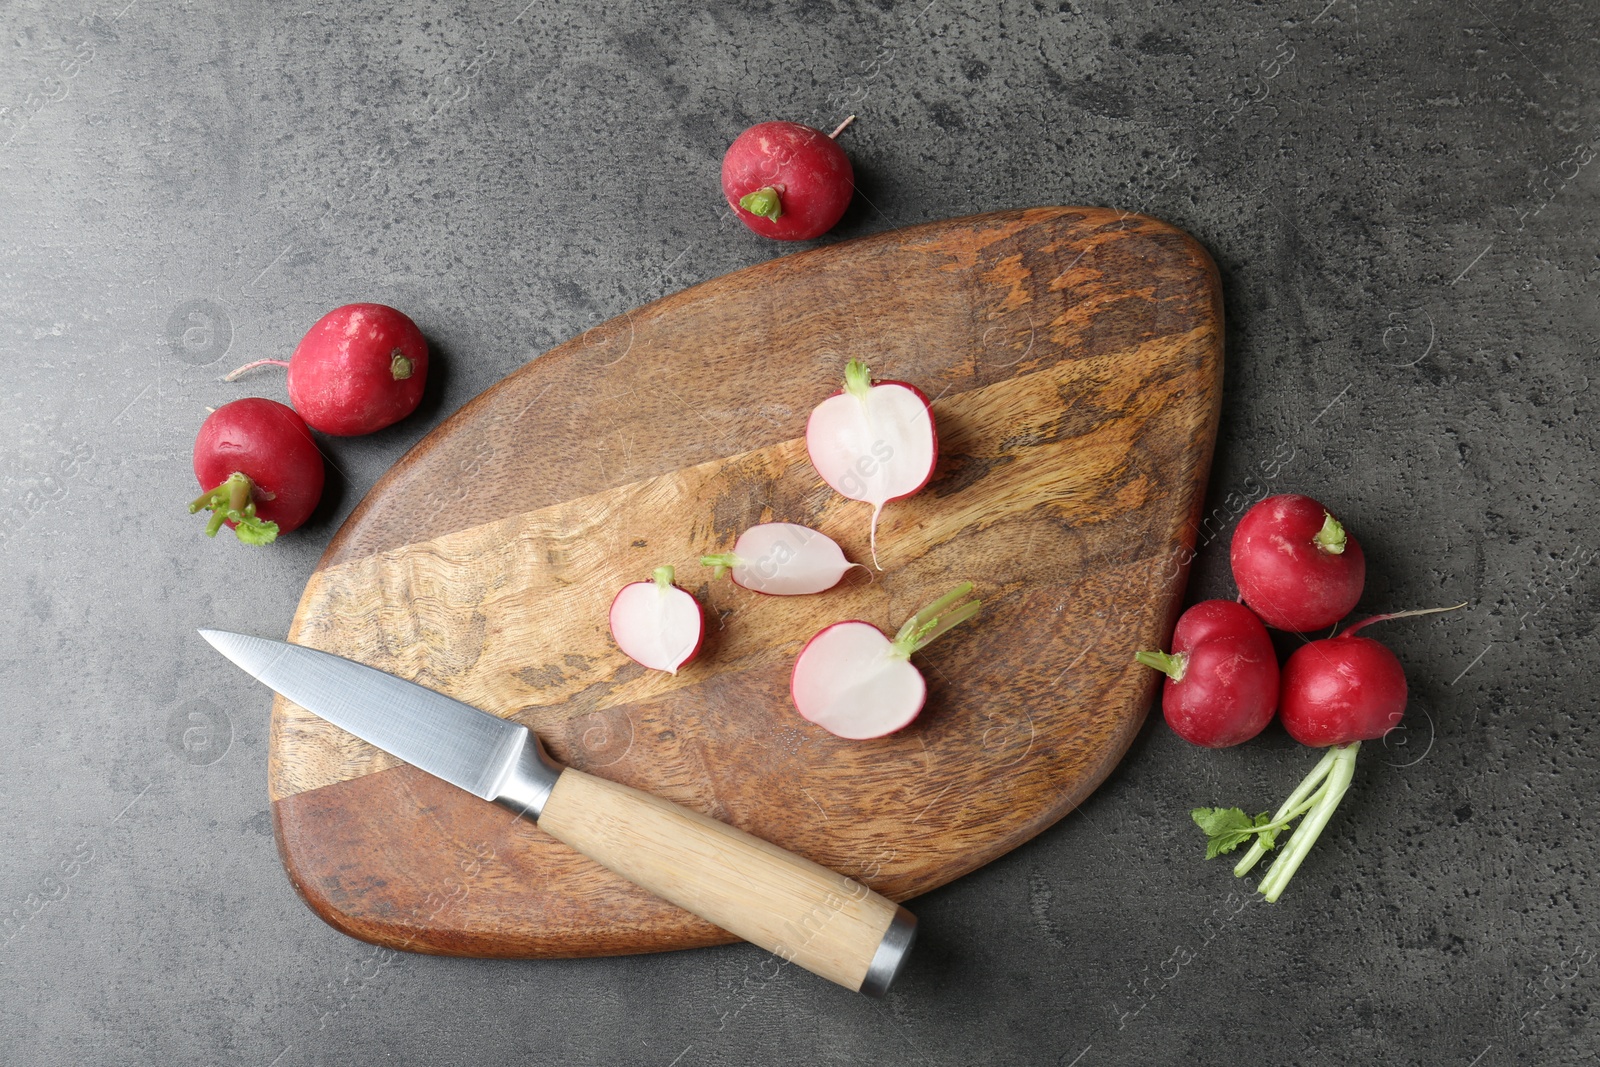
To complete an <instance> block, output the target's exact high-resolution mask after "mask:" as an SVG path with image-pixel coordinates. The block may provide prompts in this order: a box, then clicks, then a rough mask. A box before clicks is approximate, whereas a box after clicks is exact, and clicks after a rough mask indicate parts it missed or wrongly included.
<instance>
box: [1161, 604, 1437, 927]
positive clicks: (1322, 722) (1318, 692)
mask: <svg viewBox="0 0 1600 1067" xmlns="http://www.w3.org/2000/svg"><path fill="white" fill-rule="evenodd" d="M1465 606H1466V605H1464V604H1457V605H1455V607H1450V608H1427V609H1425V610H1421V611H1397V612H1393V613H1392V614H1388V615H1377V616H1374V617H1373V618H1370V619H1365V620H1363V621H1361V622H1358V623H1356V624H1355V625H1354V626H1352V627H1350V628H1349V629H1348V630H1346V631H1345V632H1344V633H1342V634H1340V635H1339V636H1337V637H1330V638H1325V639H1323V640H1321V641H1312V642H1310V643H1309V644H1306V645H1304V646H1302V647H1301V648H1298V649H1296V650H1295V652H1294V654H1293V655H1292V656H1290V657H1289V662H1288V663H1287V664H1286V665H1285V666H1284V669H1283V691H1282V694H1281V696H1280V697H1279V700H1278V705H1279V714H1280V715H1281V716H1282V718H1283V725H1284V727H1285V728H1286V729H1287V730H1288V731H1289V735H1290V736H1291V737H1293V738H1294V739H1295V740H1297V741H1299V742H1301V743H1302V744H1308V745H1327V746H1329V747H1328V749H1327V750H1326V751H1325V752H1324V753H1323V756H1322V759H1321V761H1320V762H1318V764H1317V765H1316V766H1315V767H1313V768H1312V769H1311V773H1310V774H1308V775H1306V777H1305V779H1304V780H1302V781H1301V783H1300V784H1299V785H1298V786H1296V787H1295V790H1294V792H1292V793H1290V794H1289V799H1288V800H1285V801H1284V802H1283V805H1282V806H1281V807H1279V808H1278V810H1277V811H1276V812H1275V813H1274V814H1273V815H1272V816H1271V817H1270V818H1269V817H1268V816H1267V814H1266V813H1265V812H1263V813H1261V814H1260V815H1257V816H1255V817H1254V818H1251V817H1250V816H1248V815H1246V814H1245V813H1244V812H1243V811H1241V810H1240V809H1239V808H1196V809H1195V810H1194V811H1193V812H1191V813H1190V814H1191V816H1192V817H1193V818H1194V821H1195V822H1196V823H1197V824H1199V826H1200V828H1201V829H1202V830H1204V831H1205V832H1206V836H1207V837H1208V838H1209V839H1210V840H1209V843H1208V845H1207V848H1206V858H1207V859H1210V858H1211V857H1212V856H1215V855H1217V854H1219V853H1222V852H1231V851H1233V850H1234V849H1235V848H1237V847H1238V846H1239V845H1241V844H1243V843H1244V842H1245V841H1248V840H1249V839H1250V838H1252V837H1254V838H1256V840H1255V842H1254V844H1252V845H1251V846H1250V851H1249V852H1247V853H1245V856H1244V858H1243V859H1241V860H1240V861H1239V863H1238V864H1237V865H1236V866H1235V867H1234V868H1233V873H1234V874H1235V875H1237V876H1239V877H1241V878H1242V877H1244V875H1245V874H1247V873H1249V871H1250V869H1251V868H1252V867H1254V866H1255V865H1256V863H1257V862H1258V861H1259V860H1260V859H1261V857H1262V856H1264V855H1266V852H1267V850H1268V849H1270V848H1272V847H1273V845H1274V844H1275V843H1276V838H1277V835H1278V834H1279V833H1280V832H1282V831H1283V830H1285V829H1287V828H1288V827H1289V824H1291V823H1292V822H1294V821H1295V820H1296V819H1301V817H1302V816H1304V818H1303V820H1302V821H1301V823H1300V825H1299V826H1298V827H1297V828H1296V829H1295V831H1294V836H1293V837H1292V838H1290V839H1289V845H1288V847H1287V848H1285V849H1284V850H1283V853H1282V854H1281V855H1279V857H1278V859H1277V860H1276V861H1275V862H1274V863H1273V865H1272V869H1271V870H1269V871H1268V872H1267V873H1266V875H1265V876H1264V877H1263V878H1262V879H1261V882H1260V884H1259V885H1257V886H1256V889H1257V891H1259V892H1260V893H1261V895H1262V896H1263V897H1265V898H1266V899H1267V901H1268V902H1269V903H1270V902H1274V901H1276V900H1277V899H1278V898H1279V897H1280V896H1282V895H1283V891H1284V889H1285V888H1287V887H1288V885H1289V880H1290V879H1291V878H1293V877H1294V874H1295V872H1296V871H1297V870H1299V869H1300V864H1301V863H1302V862H1303V861H1304V860H1305V858H1306V855H1307V854H1308V853H1309V852H1310V851H1311V846H1312V845H1314V844H1316V843H1317V838H1318V837H1319V836H1320V835H1321V834H1322V831H1323V830H1324V829H1325V828H1326V827H1327V825H1328V820H1330V819H1331V818H1333V813H1334V811H1335V809H1337V808H1338V807H1339V801H1341V800H1343V799H1344V794H1345V791H1346V790H1348V789H1349V788H1350V781H1351V779H1352V777H1353V776H1354V774H1355V767H1356V753H1357V752H1358V751H1360V749H1361V742H1362V741H1370V740H1374V739H1376V738H1380V737H1382V736H1383V735H1384V734H1385V733H1387V732H1388V731H1389V730H1392V729H1394V727H1395V726H1396V725H1398V724H1399V722H1400V717H1401V716H1402V715H1403V714H1404V713H1405V707H1406V676H1405V671H1404V670H1402V669H1401V667H1400V661H1399V660H1398V659H1396V658H1395V655H1394V653H1393V652H1390V651H1389V650H1388V649H1387V648H1385V647H1384V646H1383V645H1381V644H1379V643H1378V642H1376V641H1374V640H1373V639H1372V638H1370V637H1356V636H1354V634H1355V632H1356V631H1357V630H1359V629H1361V628H1362V627H1363V626H1368V625H1371V624H1372V623H1375V622H1382V621H1384V620H1385V619H1400V618H1406V617H1408V616H1412V615H1431V614H1433V613H1434V612H1438V611H1454V610H1455V609H1456V608H1460V607H1465Z"/></svg>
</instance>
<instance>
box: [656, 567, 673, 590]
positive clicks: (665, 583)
mask: <svg viewBox="0 0 1600 1067" xmlns="http://www.w3.org/2000/svg"><path fill="white" fill-rule="evenodd" d="M676 577H677V572H676V571H674V570H673V569H672V568H671V567H657V568H656V569H655V570H653V571H651V572H650V578H651V580H652V581H654V582H655V583H656V585H658V586H660V588H661V591H662V592H663V593H664V592H666V591H667V590H668V589H671V588H672V580H673V579H674V578H676Z"/></svg>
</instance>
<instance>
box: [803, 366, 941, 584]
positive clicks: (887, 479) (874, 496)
mask: <svg viewBox="0 0 1600 1067" xmlns="http://www.w3.org/2000/svg"><path fill="white" fill-rule="evenodd" d="M806 451H807V452H809V453H810V454H811V465H812V466H814V467H816V468H817V473H818V474H820V475H822V480H823V481H825V482H827V483H828V484H829V485H831V486H832V487H833V488H834V489H835V490H836V491H838V492H839V493H840V494H841V495H843V496H847V497H849V498H850V499H851V500H861V501H865V502H866V503H868V504H871V505H872V532H871V538H870V540H871V545H872V562H873V564H874V565H876V564H877V562H878V516H879V514H880V513H882V511H883V505H885V504H887V503H888V502H889V501H891V500H899V499H901V498H902V497H908V496H910V495H911V494H913V493H915V492H916V491H917V490H919V489H921V488H922V487H923V486H925V485H927V484H928V479H929V478H930V477H932V476H933V465H934V463H935V461H937V460H938V458H939V437H938V434H937V433H936V432H935V430H934V425H933V408H932V407H931V406H929V404H928V398H927V397H926V396H924V395H923V394H922V390H920V389H918V388H917V387H916V386H914V385H908V384H907V383H905V382H893V381H884V382H877V383H874V382H873V380H872V371H871V370H870V369H869V368H868V367H867V365H866V364H865V363H862V362H861V361H860V360H857V359H852V360H851V361H850V362H849V363H848V364H847V365H846V366H845V369H844V390H843V391H842V392H839V393H835V394H834V395H833V396H830V397H829V398H828V399H826V400H824V401H823V402H822V403H820V404H818V405H817V406H816V407H815V408H814V409H812V412H811V418H810V420H809V421H808V422H807V423H806ZM880 569H881V568H880Z"/></svg>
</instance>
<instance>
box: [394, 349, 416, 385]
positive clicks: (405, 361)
mask: <svg viewBox="0 0 1600 1067" xmlns="http://www.w3.org/2000/svg"><path fill="white" fill-rule="evenodd" d="M415 369H416V368H415V366H414V365H413V364H412V362H411V360H410V359H409V358H408V357H407V356H406V354H405V353H404V352H402V351H400V349H398V348H397V349H395V350H394V352H393V353H391V354H390V356H389V375H390V377H392V378H394V380H395V381H397V382H403V381H405V380H406V379H407V378H409V377H411V372H412V371H413V370H415Z"/></svg>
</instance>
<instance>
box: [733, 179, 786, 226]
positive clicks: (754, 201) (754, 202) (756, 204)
mask: <svg viewBox="0 0 1600 1067" xmlns="http://www.w3.org/2000/svg"><path fill="white" fill-rule="evenodd" d="M739 206H740V207H742V208H744V209H745V210H746V211H748V212H750V214H752V215H759V216H761V217H762V218H764V219H776V218H778V217H779V216H781V215H782V214H783V198H782V197H781V196H779V195H778V190H777V188H776V187H775V186H771V185H768V186H764V187H763V188H760V189H757V190H756V191H755V192H753V193H746V194H744V195H743V196H741V197H740V198H739Z"/></svg>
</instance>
